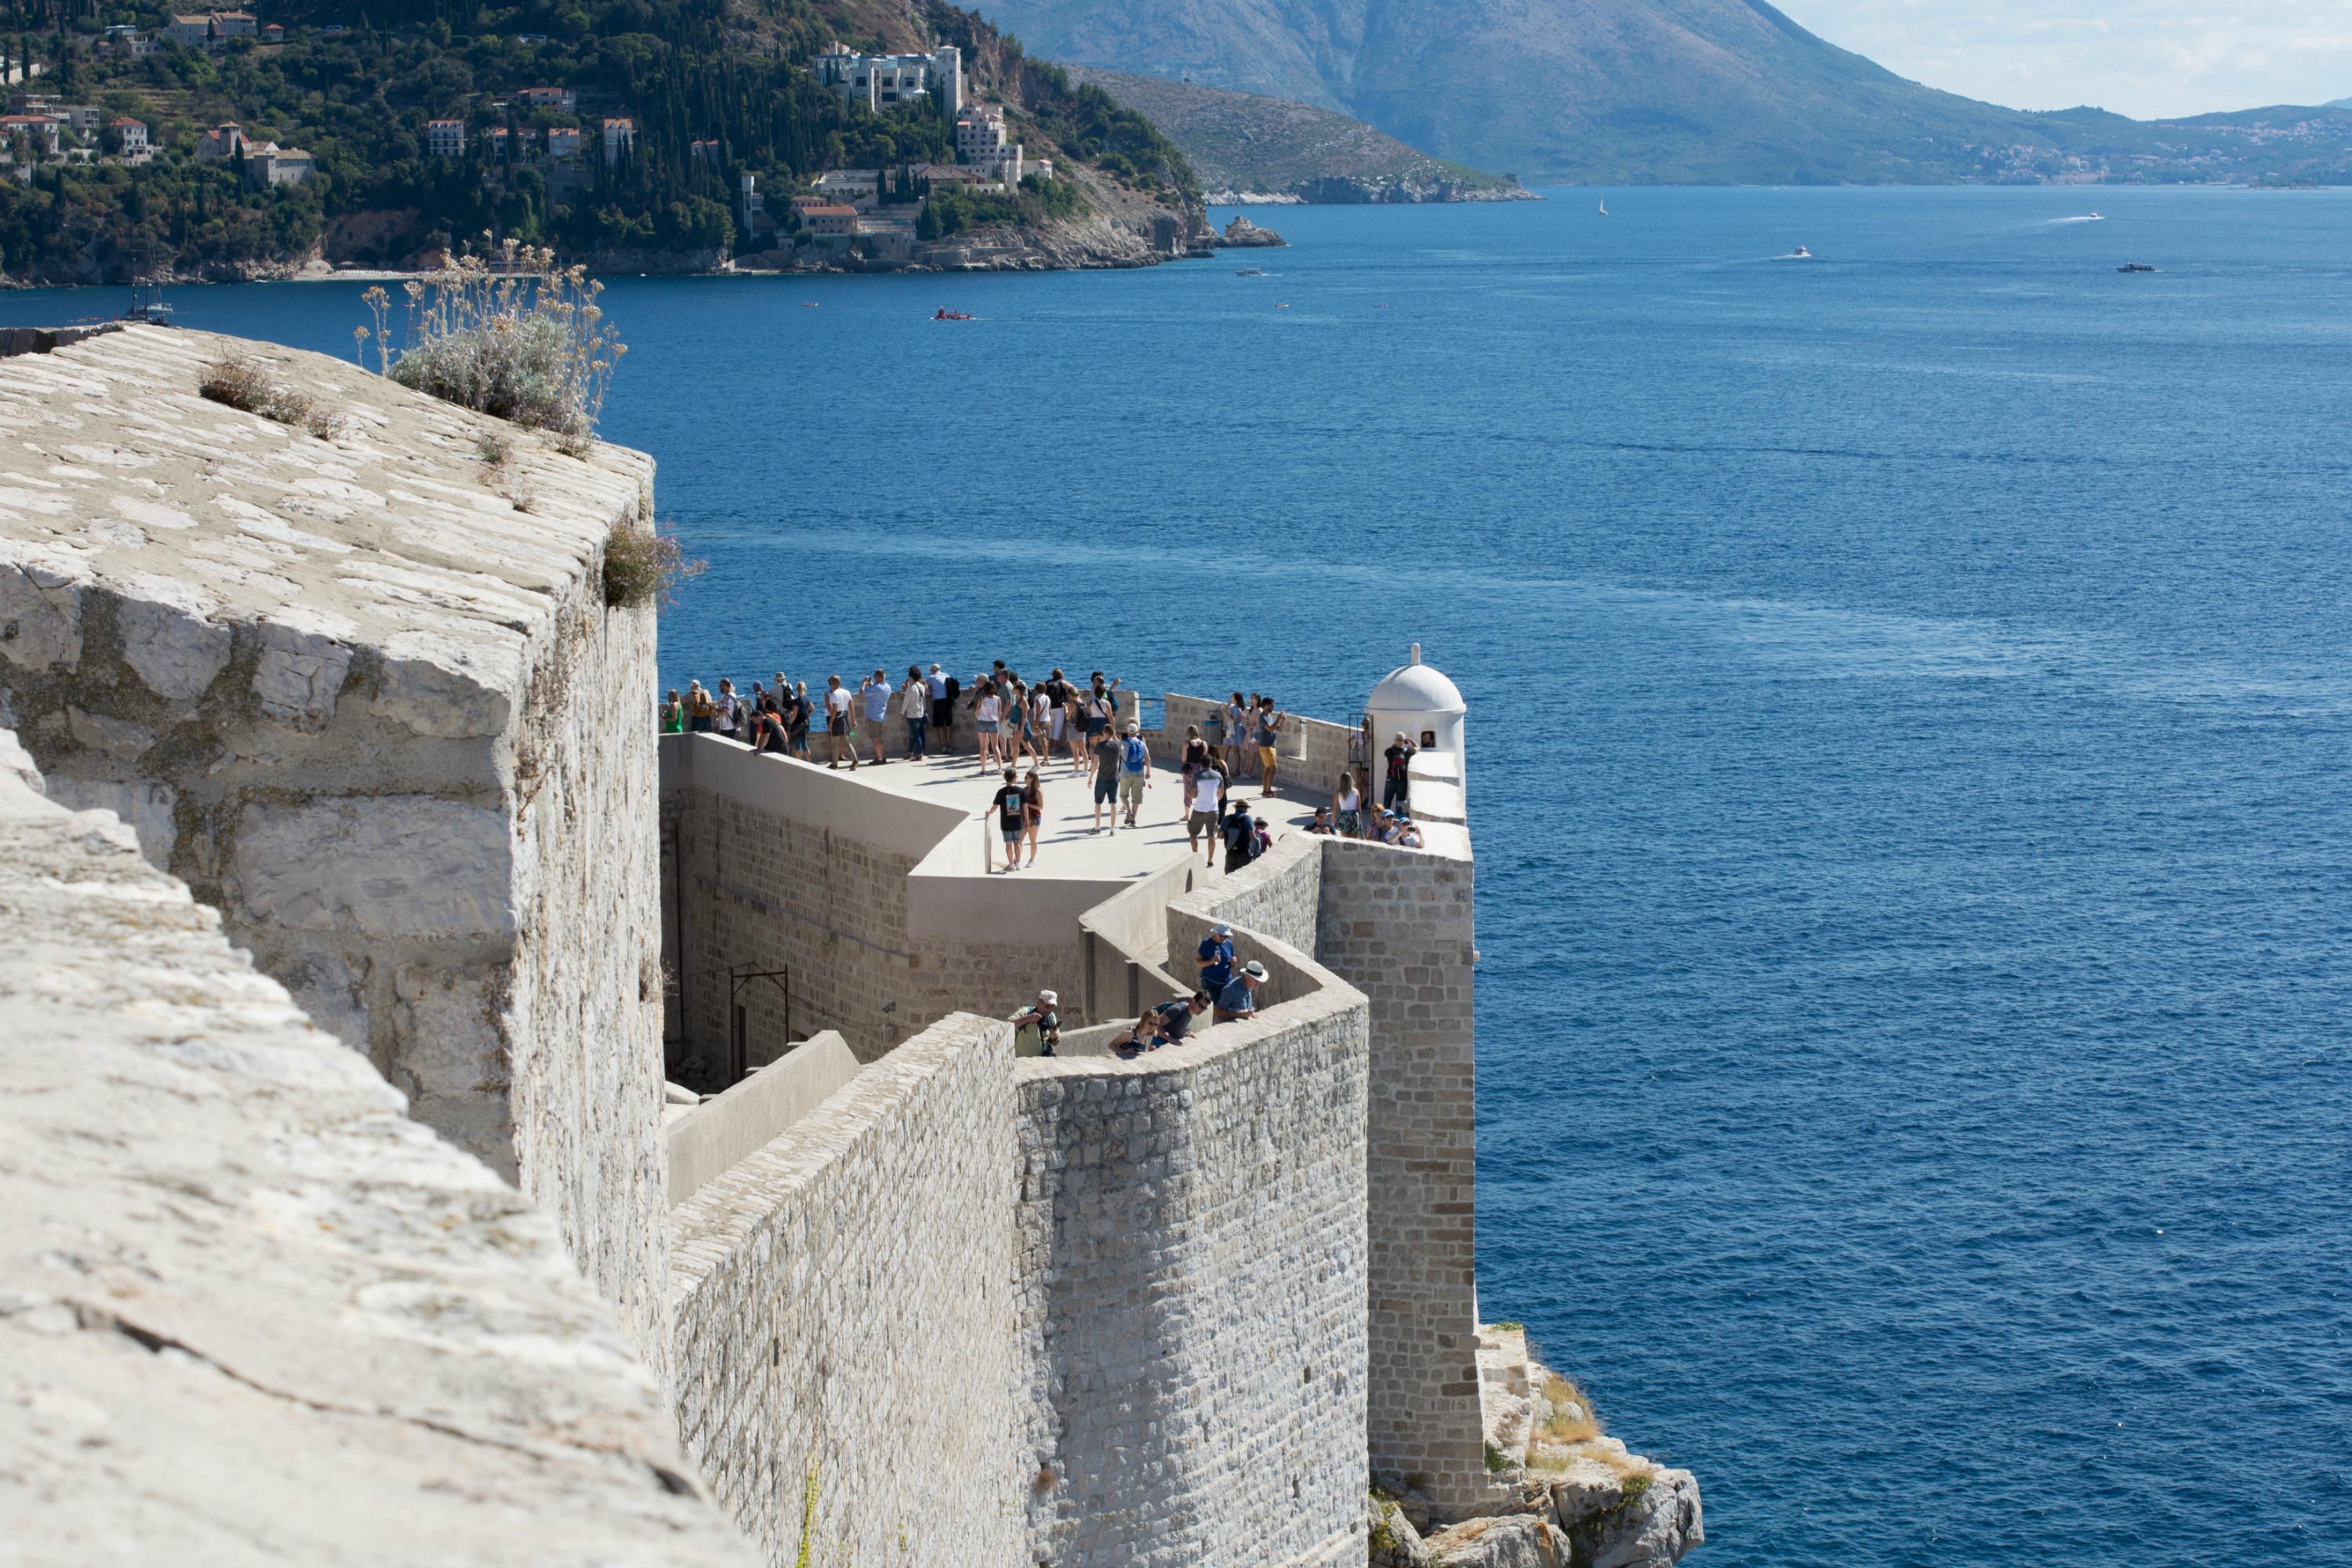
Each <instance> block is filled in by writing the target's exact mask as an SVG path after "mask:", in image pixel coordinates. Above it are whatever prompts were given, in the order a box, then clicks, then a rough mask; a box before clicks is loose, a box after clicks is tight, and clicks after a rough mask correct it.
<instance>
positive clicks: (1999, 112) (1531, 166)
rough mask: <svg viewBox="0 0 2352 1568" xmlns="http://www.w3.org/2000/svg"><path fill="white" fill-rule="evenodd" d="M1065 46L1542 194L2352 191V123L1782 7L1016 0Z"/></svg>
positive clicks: (1092, 60)
mask: <svg viewBox="0 0 2352 1568" xmlns="http://www.w3.org/2000/svg"><path fill="white" fill-rule="evenodd" d="M988 11H989V13H990V15H991V16H992V18H993V19H994V20H996V21H997V22H998V23H999V24H1000V25H1002V26H1004V27H1005V28H1007V29H1008V30H1010V31H1012V32H1014V33H1017V34H1018V35H1019V36H1020V37H1021V38H1022V40H1023V42H1024V45H1025V46H1026V47H1029V48H1031V49H1033V50H1034V51H1035V52H1036V53H1038V54H1041V55H1046V56H1050V57H1052V58H1055V59H1059V60H1064V61H1068V62H1072V63H1075V64H1078V65H1085V66H1093V67H1099V68H1106V69H1112V70H1119V71H1127V72H1130V73H1133V74H1136V75H1140V76H1150V77H1160V78H1163V79H1178V78H1181V79H1186V80H1189V81H1191V82H1193V83H1196V84H1200V85H1204V86H1213V87H1223V88H1228V89H1235V90H1239V91H1243V92H1253V93H1262V94H1268V95H1271V96H1274V97H1277V98H1287V99H1294V100H1297V101H1299V102H1302V103H1307V104H1312V105H1316V106H1318V107H1320V108H1324V109H1329V110H1338V111H1339V112H1342V113H1347V114H1350V115H1353V116H1355V117H1356V118H1358V119H1360V120H1363V121H1367V122H1369V123H1370V124H1371V125H1373V126H1376V127H1377V128H1379V129H1380V130H1381V131H1382V132H1386V133H1387V134H1389V135H1390V136H1392V137H1395V138H1397V139H1398V140H1400V141H1402V142H1406V143H1408V144H1410V145H1411V146H1413V147H1415V148H1418V149H1420V150H1421V151H1423V153H1428V154H1430V155H1432V156H1433V157H1436V158H1440V159H1447V160H1453V161H1455V162H1459V163H1467V164H1471V165H1473V166H1475V167H1477V168H1482V169H1491V170H1496V171H1499V172H1508V173H1511V174H1517V175H1518V176H1519V177H1520V178H1521V179H1523V180H1525V181H1528V182H1529V183H1536V182H1542V181H1554V182H1560V183H1571V184H1841V183H1853V184H1883V183H1889V182H1916V183H1923V184H1941V183H1947V182H1950V181H1955V180H1989V181H2020V182H2031V181H2047V180H2059V181H2084V182H2089V181H2095V180H2100V179H2138V180H2158V181H2173V180H2205V179H2220V178H2235V179H2249V180H2255V179H2269V180H2275V179H2281V178H2294V179H2307V180H2314V181H2317V182H2320V183H2324V184H2337V183H2352V113H2347V111H2346V110H2343V109H2338V108H2326V109H2321V108H2312V109H2299V108H2290V109H2267V110H2248V111H2246V112H2245V113H2243V114H2231V115H2203V116H2199V117H2196V118H2194V119H2188V120H2180V121H2162V122H2147V121H2133V120H2127V119H2126V118H2124V117H2123V116H2122V115H2118V114H2110V113H2107V112H2106V111H2105V110H2096V109H2074V110H2063V111H2061V112H2057V113H2046V114H2045V113H2032V112H2028V111H2025V110H2014V109H2004V108H2002V107H2000V106H1999V105H1997V104H1990V103H1979V102H1978V101H1976V100H1972V99H1966V98H1961V97H1958V95H1956V94H1953V93H1948V92H1939V91H1937V90H1936V89H1932V88H1927V87H1922V86H1921V85H1919V84H1918V83H1916V82H1913V81H1907V80H1906V79H1903V78H1901V77H1898V76H1896V75H1895V73H1894V72H1892V71H1889V70H1887V69H1885V68H1884V67H1882V66H1879V65H1877V64H1875V63H1874V62H1873V61H1871V60H1868V59H1865V58H1863V57H1862V56H1860V55H1857V54H1854V53H1852V52H1851V51H1849V50H1845V49H1841V48H1839V47H1836V46H1835V45H1833V44H1831V43H1828V42H1826V41H1824V40H1823V39H1822V38H1820V37H1816V36H1814V35H1813V34H1811V33H1810V32H1808V31H1806V30H1805V29H1804V28H1803V27H1801V26H1798V25H1797V23H1795V22H1794V21H1792V20H1790V18H1789V17H1788V16H1785V15H1783V14H1782V13H1781V12H1780V11H1779V10H1777V9H1775V8H1774V7H1773V6H1772V5H1769V4H1767V3H1766V0H1313V3H1310V0H997V3H996V4H993V5H990V6H988Z"/></svg>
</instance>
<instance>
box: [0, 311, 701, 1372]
mask: <svg viewBox="0 0 2352 1568" xmlns="http://www.w3.org/2000/svg"><path fill="white" fill-rule="evenodd" d="M224 355H234V356H241V357H243V358H245V359H247V360H248V361H249V362H251V363H254V364H256V365H258V366H260V367H261V368H262V369H263V370H264V371H265V372H266V374H268V376H269V377H270V378H271V379H272V380H274V381H275V382H276V383H278V384H279V385H281V386H284V387H287V388H290V389H292V390H295V391H298V392H299V393H301V394H303V395H307V396H309V397H310V398H311V399H313V400H314V401H315V403H316V404H317V405H318V407H319V409H320V412H321V413H322V414H324V415H326V416H329V417H330V418H331V421H332V423H331V425H330V426H326V427H325V428H326V430H327V434H326V436H325V437H320V436H318V435H313V434H311V433H310V432H309V431H308V430H307V429H305V428H304V427H302V426H288V425H282V424H278V423H276V422H274V421H272V420H269V419H266V418H263V417H261V416H257V415H253V414H247V413H242V412H239V411H237V410H235V409H232V408H229V407H226V406H225V405H221V404H218V403H214V402H210V401H207V400H205V398H203V397H201V396H200V395H198V392H197V386H198V383H199V381H200V379H201V378H202V376H203V374H204V372H205V366H206V364H207V363H209V362H212V361H214V360H215V359H217V358H219V357H221V356H224ZM0 427H5V429H7V430H8V431H9V433H10V435H11V437H12V440H13V442H14V444H15V445H16V446H17V447H21V448H23V449H24V452H25V454H26V455H25V456H24V457H22V458H19V459H18V465H19V468H20V469H22V470H24V471H16V472H12V473H11V474H9V475H8V476H6V482H5V484H0V722H13V723H16V724H17V725H18V726H20V727H21V730H22V731H23V735H24V739H25V742H26V746H27V747H28V748H29V749H30V751H31V752H33V754H34V755H35V756H36V757H37V759H38V760H39V762H40V763H41V764H42V765H43V766H44V768H45V769H47V771H48V772H49V773H50V774H51V775H52V788H53V791H54V793H55V794H56V795H58V798H60V799H64V800H68V801H70V802H72V803H74V804H77V805H106V806H110V807H117V808H120V809H121V810H122V811H124V812H125V813H126V814H127V815H128V816H130V817H131V820H132V821H133V822H134V823H135V825H136V826H137V829H138V832H139V834H140V837H141V841H142V848H143V849H144V851H145V852H146V853H147V854H148V855H149V856H150V857H151V858H152V860H153V861H154V863H155V864H157V865H158V866H161V867H166V868H170V869H171V870H172V871H173V872H174V873H175V874H176V875H178V876H180V877H182V878H183V879H185V880H186V881H187V882H188V883H189V884H190V885H191V887H192V888H194V889H195V891H196V893H197V896H198V897H200V898H201V899H203V900H205V901H206V902H208V903H212V904H215V905H217V906H218V907H219V908H220V909H221V910H222V912H223V915H224V918H225V920H226V927H227V930H228V931H229V932H230V934H231V936H232V937H233V938H234V940H235V941H236V942H238V943H239V944H240V945H242V946H244V947H246V948H247V949H249V950H250V951H251V952H253V954H254V955H255V958H256V961H257V963H259V964H260V966H261V967H262V969H263V970H264V971H266V972H267V973H270V974H271V975H273V976H275V977H276V978H277V979H278V980H279V981H281V982H282V983H284V984H286V985H287V986H288V987H289V989H290V990H292V991H293V993H294V994H295V995H296V997H297V998H298V1000H299V1002H300V1003H301V1005H303V1006H304V1008H305V1009H306V1010H307V1011H308V1012H309V1013H310V1016H312V1017H313V1018H314V1019H316V1020H317V1021H318V1022H319V1023H320V1025H321V1026H324V1027H326V1028H328V1029H330V1030H331V1031H332V1032H333V1033H335V1034H336V1035H338V1036H340V1037H341V1038H342V1039H343V1040H344V1041H345V1042H346V1043H348V1044H349V1045H351V1046H352V1047H354V1048H355V1049H358V1050H361V1051H363V1052H364V1053H365V1054H366V1055H367V1058H368V1059H369V1060H371V1061H373V1063H374V1064H375V1066H376V1067H377V1068H379V1069H380V1070H381V1071H382V1072H383V1074H384V1075H385V1076H386V1077H387V1078H389V1079H392V1081H393V1082H394V1084H395V1085H397V1086H398V1087H399V1088H400V1089H402V1090H403V1091H404V1093H405V1094H406V1095H407V1096H408V1099H409V1102H410V1106H411V1109H412V1112H413V1114H415V1116H416V1117H417V1118H418V1119H419V1120H421V1121H425V1123H427V1124H428V1125H430V1126H432V1127H434V1128H436V1129H437V1130H438V1131H441V1132H443V1133H444V1134H445V1135H446V1136H448V1137H449V1138H451V1139H452V1140H454V1141H455V1142H457V1143H458V1144H459V1145H460V1146H462V1147H464V1148H466V1149H467V1150H468V1151H470V1152H473V1153H475V1154H477V1155H478V1156H479V1157H481V1158H482V1159H484V1160H486V1161H488V1163H490V1164H492V1165H493V1166H494V1167H495V1168H497V1169H499V1170H500V1171H501V1172H503V1173H507V1174H509V1175H510V1176H512V1177H515V1178H517V1179H518V1180H519V1181H520V1184H521V1185H522V1186H523V1189H524V1190H525V1191H526V1192H528V1193H530V1194H531V1195H532V1196H533V1197H535V1198H537V1199H539V1200H540V1201H541V1203H543V1204H545V1205H547V1206H548V1207H549V1208H550V1210H551V1212H553V1213H554V1214H555V1215H556V1216H557V1217H558V1220H559V1222H560V1224H561V1225H562V1230H563V1234H564V1237H565V1240H566V1242H567V1243H568V1244H569V1245H570V1246H571V1247H572V1252H573V1255H574V1257H575V1258H579V1259H580V1261H581V1262H582V1265H583V1268H585V1269H586V1270H587V1271H588V1273H589V1275H590V1277H591V1278H592V1279H594V1280H595V1281H596V1282H597V1284H598V1286H599V1288H600V1289H603V1290H604V1292H605V1294H606V1296H607V1297H608V1299H610V1300H613V1301H614V1302H615V1303H617V1304H618V1305H619V1306H620V1308H621V1310H622V1312H623V1314H624V1318H625V1321H627V1322H628V1324H629V1325H630V1327H631V1329H632V1331H633V1332H635V1334H636V1335H637V1336H638V1340H639V1343H640V1344H641V1345H642V1346H644V1347H645V1348H646V1351H647V1353H648V1354H650V1355H654V1356H656V1357H658V1354H659V1352H660V1346H661V1336H660V1334H659V1333H658V1332H657V1328H658V1319H659V1309H658V1300H659V1294H660V1282H661V1279H662V1278H663V1276H664V1273H665V1268H664V1266H663V1262H662V1258H661V1234H662V1233H661V1226H660V1225H659V1223H658V1219H659V1215H660V1213H661V1167H660V1161H659V1151H658V1147H657V1143H656V1136H655V1128H656V1122H657V1119H658V1114H659V1102H660V1095H661V1088H660V1067H661V1063H660V1058H659V1036H658V1026H659V1020H658V1008H657V1003H658V1000H659V985H658V971H657V969H656V967H655V960H656V953H657V936H658V933H657V931H656V905H655V900H654V888H655V880H654V879H655V865H656V842H655V838H654V825H653V820H652V802H653V799H654V788H655V779H654V772H653V751H652V747H651V745H650V743H649V742H647V741H646V738H645V737H644V731H645V729H646V724H645V721H644V714H645V712H646V708H647V705H648V703H649V702H650V700H651V699H652V695H653V681H654V666H653V638H654V628H653V616H652V613H651V612H650V611H625V610H607V609H606V608H605V607H604V603H603V595H602V561H603V550H604V541H605V538H606V536H607V534H608V533H609V531H611V530H613V529H614V527H615V526H626V525H641V524H646V523H649V521H650V518H651V507H652V491H651V483H652V474H653V466H652V463H651V461H650V460H649V459H647V458H645V457H643V456H642V455H641V454H637V453H633V452H627V451H624V450H621V449H619V448H615V447H603V446H600V447H596V448H594V449H593V452H592V453H591V455H590V457H589V458H587V459H586V460H581V459H575V458H569V457H565V456H562V455H561V454H559V453H557V452H556V451H554V450H553V449H552V448H551V447H547V446H545V445H543V444H541V443H540V442H538V441H537V440H535V439H533V438H530V437H523V436H518V434H517V433H516V432H515V430H514V428H513V427H512V426H508V425H505V424H503V423H502V422H500V421H498V420H494V419H489V418H486V417H483V416H477V415H473V414H469V413H467V412H465V411H463V410H460V409H457V408H455V407H453V406H451V405H447V404H444V403H441V402H438V401H436V400H435V399H432V398H428V397H425V396H421V395H417V394H415V393H411V392H409V391H407V390H405V389H404V388H402V387H399V386H397V385H395V384H393V383H391V382H389V381H387V380H385V379H383V378H382V377H379V376H373V375H370V374H365V373H364V372H362V371H361V370H360V369H358V368H357V367H355V366H353V365H350V364H345V363H340V362H338V361H335V360H331V359H329V358H326V357H325V356H322V355H318V354H309V353H299V352H295V351H291V350H287V349H282V348H278V347H275V346H273V345H268V344H260V343H252V342H239V341H237V340H234V339H226V338H218V337H214V336H211V335H209V334H205V333H201V332H190V331H167V330H163V329H159V328H152V327H144V326H132V327H130V328H127V329H126V330H124V331H120V332H115V333H110V334H108V335H106V336H104V337H100V338H95V339H92V340H90V341H88V342H81V343H77V344H73V345H71V346H69V347H62V348H59V349H58V350H57V351H56V352H55V353H48V354H42V355H37V356H26V357H22V358H16V359H10V360H7V361H5V363H0ZM492 436H497V437H499V438H500V439H501V440H504V441H505V442H506V443H507V445H508V447H509V455H508V457H507V459H506V461H505V462H503V463H502V464H500V465H499V466H498V467H497V468H491V467H488V466H486V465H485V463H484V462H483V460H482V453H483V450H484V447H483V443H484V441H485V440H486V439H487V438H488V437H492Z"/></svg>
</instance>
